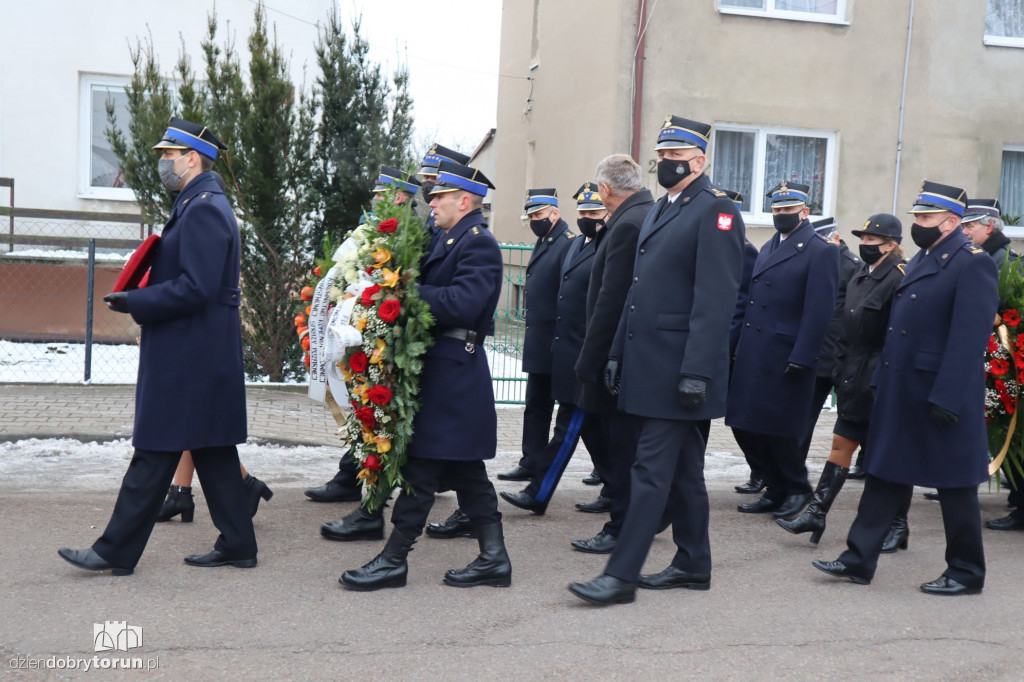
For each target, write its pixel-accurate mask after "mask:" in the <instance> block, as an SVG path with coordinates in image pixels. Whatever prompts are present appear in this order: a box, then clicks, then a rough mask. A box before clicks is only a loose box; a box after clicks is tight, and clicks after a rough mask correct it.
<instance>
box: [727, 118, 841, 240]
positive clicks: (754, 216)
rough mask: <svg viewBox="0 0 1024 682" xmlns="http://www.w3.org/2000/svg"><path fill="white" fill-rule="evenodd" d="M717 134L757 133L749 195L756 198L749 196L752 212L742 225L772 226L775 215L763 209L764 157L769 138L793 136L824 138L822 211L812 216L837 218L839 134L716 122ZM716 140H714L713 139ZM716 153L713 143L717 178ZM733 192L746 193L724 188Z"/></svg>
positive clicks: (825, 131) (746, 215)
mask: <svg viewBox="0 0 1024 682" xmlns="http://www.w3.org/2000/svg"><path fill="white" fill-rule="evenodd" d="M714 128H715V131H716V133H717V132H718V131H727V132H738V133H754V176H753V178H752V179H751V185H752V187H751V188H750V190H749V191H750V192H751V193H752V195H753V196H751V197H750V209H751V210H750V211H749V212H747V211H744V212H743V213H742V216H743V222H744V223H747V224H748V225H772V224H773V221H772V214H771V212H770V211H769V212H767V213H766V212H764V211H763V210H762V209H761V207H762V206H763V205H764V194H762V192H761V189H762V188H763V187H764V186H765V167H764V165H765V156H766V154H767V150H768V136H769V135H790V136H793V137H819V138H824V139H825V141H826V145H825V182H824V183H822V189H821V212H820V213H812V214H811V215H812V216H818V217H821V216H830V215H835V213H834V206H833V201H832V197H834V196H835V184H836V171H837V168H838V166H837V164H836V138H837V136H836V133H835V131H829V130H808V129H806V128H785V127H781V126H755V125H743V124H733V123H716V124H715V126H714ZM712 139H713V140H714V138H712ZM715 151H716V145H715V144H714V142H713V143H712V147H711V159H710V161H711V165H712V168H711V175H712V176H714V163H715ZM724 189H729V190H733V191H747V190H740V188H739V187H725V188H724Z"/></svg>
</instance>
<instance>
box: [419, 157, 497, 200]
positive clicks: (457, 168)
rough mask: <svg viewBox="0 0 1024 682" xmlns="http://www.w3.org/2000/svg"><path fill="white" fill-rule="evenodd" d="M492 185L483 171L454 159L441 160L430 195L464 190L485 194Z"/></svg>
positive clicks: (492, 187)
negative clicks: (456, 161) (435, 182)
mask: <svg viewBox="0 0 1024 682" xmlns="http://www.w3.org/2000/svg"><path fill="white" fill-rule="evenodd" d="M494 188H495V187H494V185H492V184H491V181H490V180H488V179H487V176H485V175H484V174H483V173H481V172H480V171H478V170H477V169H476V168H470V167H469V166H464V165H462V164H461V163H455V162H454V161H442V162H441V164H440V165H439V166H438V167H437V184H436V185H434V189H433V190H431V192H430V194H431V196H433V195H435V194H441V193H442V192H456V191H458V190H464V191H466V192H469V193H470V194H476V195H477V196H481V197H485V196H487V190H488V189H494Z"/></svg>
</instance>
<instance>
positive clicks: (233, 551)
mask: <svg viewBox="0 0 1024 682" xmlns="http://www.w3.org/2000/svg"><path fill="white" fill-rule="evenodd" d="M179 459H181V452H158V451H155V450H140V449H138V448H136V450H135V454H134V455H132V461H131V463H129V464H128V471H126V472H125V474H124V479H122V481H121V490H120V492H119V493H118V494H117V502H116V503H115V504H114V512H113V513H112V514H111V516H110V521H109V522H108V523H107V527H106V529H105V530H104V531H103V535H101V536H100V538H99V539H98V540H97V541H96V542H95V543H93V546H92V548H93V549H94V550H95V551H96V553H97V554H99V555H100V556H101V557H103V558H104V559H106V560H107V561H109V562H110V563H111V564H113V565H115V566H120V567H122V568H135V566H136V564H138V563H139V558H140V557H141V556H142V551H143V550H144V549H145V548H146V543H147V542H149V536H150V534H152V532H153V526H154V525H155V524H156V517H157V515H158V514H159V513H160V507H161V505H162V504H163V501H164V497H165V496H166V495H167V488H168V486H169V485H170V484H171V480H172V479H173V478H174V470H175V469H176V468H177V467H178V460H179ZM192 462H193V463H194V464H195V467H196V474H198V476H199V483H200V485H202V487H203V493H204V495H205V496H206V504H207V506H208V507H209V509H210V518H211V519H213V525H214V526H216V527H217V530H219V531H220V536H219V537H218V538H217V542H216V543H215V544H214V548H215V549H218V550H220V551H221V552H223V553H224V554H226V555H227V556H229V557H232V558H237V559H244V558H249V557H254V556H256V533H255V531H253V527H252V516H251V515H250V512H249V503H248V501H247V499H246V494H245V487H244V486H243V484H242V476H241V474H240V473H239V468H238V450H237V449H236V448H235V446H234V445H229V446H222V447H214V448H196V449H194V450H192Z"/></svg>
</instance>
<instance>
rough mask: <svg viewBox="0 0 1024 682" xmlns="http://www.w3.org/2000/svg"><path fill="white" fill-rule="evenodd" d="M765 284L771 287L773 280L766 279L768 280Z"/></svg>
mask: <svg viewBox="0 0 1024 682" xmlns="http://www.w3.org/2000/svg"><path fill="white" fill-rule="evenodd" d="M764 285H765V286H766V287H770V286H771V285H772V281H771V280H770V279H766V280H765V281H764Z"/></svg>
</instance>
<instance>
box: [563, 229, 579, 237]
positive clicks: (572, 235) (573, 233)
mask: <svg viewBox="0 0 1024 682" xmlns="http://www.w3.org/2000/svg"><path fill="white" fill-rule="evenodd" d="M565 236H566V238H567V239H575V238H576V233H575V232H569V230H566V231H565Z"/></svg>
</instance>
